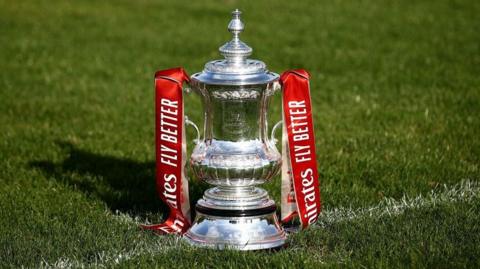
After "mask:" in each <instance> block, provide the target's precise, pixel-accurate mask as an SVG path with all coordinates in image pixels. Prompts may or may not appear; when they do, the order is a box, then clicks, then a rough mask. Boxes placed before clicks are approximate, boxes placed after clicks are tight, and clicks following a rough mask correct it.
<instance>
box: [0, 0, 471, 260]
mask: <svg viewBox="0 0 480 269" xmlns="http://www.w3.org/2000/svg"><path fill="white" fill-rule="evenodd" d="M237 7H238V8H240V9H241V10H242V11H243V12H244V14H243V18H244V22H245V23H246V30H245V32H244V33H243V34H242V39H243V40H244V41H245V42H246V43H248V44H249V45H250V46H252V47H253V49H254V53H253V58H257V59H261V60H263V61H264V62H266V63H267V65H268V67H269V69H270V70H272V71H275V72H277V73H279V72H282V71H284V70H286V69H291V68H305V69H307V70H309V72H310V73H311V75H312V79H311V86H312V95H313V96H312V100H313V105H314V110H315V111H314V112H315V113H314V120H315V127H316V128H315V131H316V139H317V140H316V144H317V152H318V164H319V171H320V173H321V189H322V202H323V206H324V210H325V212H334V209H345V208H352V209H353V210H357V209H358V210H361V209H362V208H368V207H375V206H377V205H378V204H379V203H380V204H382V203H384V202H385V201H389V200H385V199H386V198H389V199H390V198H391V199H394V200H395V201H402V200H401V198H402V197H404V196H405V195H406V196H408V197H411V198H412V199H413V198H414V197H419V196H422V197H428V194H429V193H430V191H431V190H435V191H436V192H438V191H439V186H440V185H442V186H443V184H446V186H449V187H451V188H453V187H454V186H458V185H456V184H458V183H459V182H461V181H464V182H465V180H469V182H472V184H477V183H476V182H478V181H479V180H480V178H479V175H480V168H479V165H480V157H479V156H480V139H479V138H478V137H479V135H478V134H479V133H480V117H479V115H480V77H479V74H480V35H479V29H480V21H479V20H478V14H479V13H480V2H479V1H467V0H463V1H461V0H455V1H447V0H438V1H424V0H420V1H399V0H398V1H395V0H394V1H374V0H362V1H301V2H300V1H298V2H297V1H275V2H273V1H272V2H268V1H251V2H237V1H221V2H218V1H208V2H200V1H199V2H193V1H192V2H184V3H181V2H179V1H176V2H173V1H172V2H171V3H168V2H167V1H162V2H151V1H126V0H121V1H115V2H113V1H111V2H106V1H75V2H69V1H4V0H1V1H0V267H21V266H25V267H39V266H41V265H42V264H43V265H56V266H61V265H62V262H63V265H65V266H67V265H71V266H74V267H81V266H107V267H115V266H118V267H131V268H137V267H175V266H179V267H190V268H196V267H208V268H210V267H241V266H244V267H247V266H248V267H253V268H264V267H292V268H300V267H322V266H325V267H352V268H359V267H366V268H372V267H430V268H431V267H433V268H452V267H453V268H459V267H472V268H475V267H477V268H478V267H479V266H480V259H479V258H478V256H479V254H480V249H479V244H478V242H480V217H479V216H480V196H479V194H478V188H476V189H475V190H476V191H477V192H476V193H475V194H474V195H472V196H471V198H469V199H463V198H462V199H456V200H455V199H452V201H450V202H449V201H444V202H441V203H427V204H424V205H423V206H420V207H411V208H407V209H406V210H404V211H401V212H399V213H398V214H385V215H382V216H378V217H375V216H370V215H368V216H361V217H356V218H351V219H348V218H347V219H344V220H339V221H327V220H326V218H327V215H328V214H327V215H325V214H324V215H323V216H322V217H321V223H323V224H322V225H319V226H318V227H315V228H313V229H310V230H307V231H304V232H302V233H299V234H295V235H292V236H291V237H290V239H289V243H290V247H289V248H287V249H284V250H280V251H277V252H266V251H260V252H246V253H245V252H235V251H214V250H203V249H194V248H191V247H189V246H187V245H185V244H184V243H182V242H179V241H178V239H177V238H175V237H171V236H168V237H158V236H155V235H153V234H151V233H148V232H144V231H141V230H140V229H139V228H138V227H137V224H136V223H135V222H134V221H132V220H129V217H128V216H134V217H137V218H138V219H137V221H140V222H141V221H144V220H145V218H148V219H150V220H152V221H159V220H161V219H162V217H164V214H165V210H166V208H165V206H164V205H162V203H161V202H160V201H158V199H157V196H156V194H155V190H154V162H153V160H154V140H153V138H154V134H153V123H154V122H153V117H154V113H153V105H154V104H153V74H154V72H155V71H156V70H159V69H165V68H169V67H175V66H183V67H185V68H186V70H187V71H188V72H189V73H190V74H192V73H194V72H197V71H200V70H202V69H203V65H204V63H205V62H207V61H209V60H211V59H215V58H219V57H220V55H219V54H218V51H217V48H218V47H219V46H220V45H221V44H223V43H224V42H226V41H227V40H228V39H229V38H230V34H229V33H228V32H227V31H226V24H227V23H228V20H229V12H230V11H231V10H233V9H235V8H237ZM276 98H277V99H276V100H275V102H276V104H277V105H273V106H272V107H271V109H270V118H271V122H274V121H275V120H278V119H279V118H280V105H279V104H280V103H279V96H277V97H276ZM186 102H188V105H187V106H186V110H187V111H186V112H187V114H188V115H189V117H190V118H191V119H192V120H193V121H195V122H201V120H202V113H201V104H200V99H199V98H198V97H196V96H188V97H187V100H186ZM188 136H189V137H191V138H193V137H194V133H193V131H192V130H189V133H188ZM191 185H192V186H191V192H192V198H193V200H196V199H198V197H200V195H201V193H202V191H203V190H204V188H205V187H206V186H205V185H204V184H200V183H198V182H192V184H191ZM475 186H477V185H475ZM267 188H268V190H269V191H270V193H272V194H273V196H274V198H275V199H276V200H277V201H278V199H279V178H277V179H276V180H274V182H272V183H270V184H268V186H267ZM458 197H463V196H462V195H461V194H458ZM129 253H130V254H132V255H130V256H129V257H128V258H121V259H120V260H118V262H116V261H115V257H117V258H118V257H119V255H120V254H124V255H125V254H129ZM133 254H134V255H133Z"/></svg>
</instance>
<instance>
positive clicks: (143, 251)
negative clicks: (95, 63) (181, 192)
mask: <svg viewBox="0 0 480 269" xmlns="http://www.w3.org/2000/svg"><path fill="white" fill-rule="evenodd" d="M476 199H480V183H479V182H476V181H470V180H465V181H462V182H461V183H459V184H456V185H454V186H451V187H449V186H447V185H443V186H441V187H437V188H435V189H434V190H432V191H431V192H430V193H428V194H427V195H425V196H423V195H419V196H416V197H414V198H410V197H408V196H403V197H402V198H401V199H399V200H395V199H392V198H385V199H383V200H382V201H381V202H380V203H379V204H377V205H375V206H372V207H367V208H357V209H353V208H351V207H350V208H325V209H324V210H323V211H322V213H321V215H320V218H319V220H318V222H317V226H318V227H324V226H325V225H328V224H334V223H338V222H343V221H349V220H354V219H358V218H382V217H391V216H397V215H400V214H402V213H403V212H405V210H407V209H420V208H426V207H436V206H439V205H445V204H451V203H456V202H471V201H473V200H476ZM107 215H110V216H112V217H113V218H114V219H115V220H116V221H118V222H120V223H126V224H130V225H134V226H138V225H139V224H140V218H139V217H132V216H130V215H128V214H124V213H120V212H117V213H116V214H112V213H110V212H107ZM179 240H180V237H172V236H168V237H162V236H159V237H158V240H154V241H153V243H152V242H148V243H147V242H144V241H140V240H136V241H134V242H133V245H134V248H133V249H131V250H128V251H124V250H121V249H119V250H113V251H112V252H108V253H106V252H100V253H98V254H97V255H96V258H95V261H94V262H91V263H86V262H84V261H81V260H77V259H71V258H68V257H64V258H60V259H58V260H57V261H55V262H53V263H49V262H48V261H46V260H43V261H42V262H41V263H40V266H39V267H40V268H85V267H106V266H111V265H116V264H120V263H122V262H125V261H128V260H130V259H134V258H135V257H138V256H141V255H151V256H154V255H158V254H159V253H162V252H165V251H167V250H170V249H173V248H176V247H178V246H179Z"/></svg>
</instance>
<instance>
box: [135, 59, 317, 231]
mask: <svg viewBox="0 0 480 269" xmlns="http://www.w3.org/2000/svg"><path fill="white" fill-rule="evenodd" d="M184 82H189V77H188V75H187V74H186V73H185V71H184V70H183V69H182V68H174V69H168V70H163V71H158V72H157V73H155V116H156V117H155V143H156V169H157V170H156V178H157V179H156V182H157V191H158V195H159V196H160V199H162V201H163V202H165V203H166V204H167V205H168V207H169V208H170V214H169V216H168V218H167V220H166V221H165V222H164V223H162V224H154V225H142V227H143V228H145V229H149V230H155V231H156V232H158V233H160V234H165V233H179V234H183V233H184V232H186V231H187V230H188V228H189V227H190V225H191V222H190V205H189V198H188V181H187V180H186V177H185V169H184V166H185V160H186V143H185V130H184V116H183V115H184V114H183V93H182V84H183V83H184ZM280 82H281V84H282V86H283V110H284V114H283V118H284V139H283V140H284V143H283V144H284V145H283V148H284V150H283V152H282V155H284V156H283V157H284V160H287V161H286V162H285V161H284V164H283V165H284V168H283V172H282V222H287V221H289V220H291V218H292V217H293V216H295V215H298V216H299V217H300V221H301V223H302V227H303V228H306V227H308V226H309V225H311V224H313V223H314V222H315V221H316V220H317V217H318V214H319V213H320V210H321V204H320V191H319V184H318V170H317V165H316V155H315V138H314V133H313V119H312V106H311V100H310V89H309V74H308V73H307V72H306V71H305V70H292V71H287V72H285V73H283V74H282V75H281V77H280ZM286 175H287V176H286ZM283 186H287V191H284V187H283ZM284 207H285V209H286V210H284ZM284 211H285V212H286V213H284Z"/></svg>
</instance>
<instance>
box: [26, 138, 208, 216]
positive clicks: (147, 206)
mask: <svg viewBox="0 0 480 269" xmlns="http://www.w3.org/2000/svg"><path fill="white" fill-rule="evenodd" d="M57 145H58V146H59V147H61V148H62V150H64V151H65V153H66V156H68V157H66V158H65V159H64V160H63V161H62V162H59V163H56V162H52V161H33V162H30V163H29V166H30V167H32V168H36V169H40V170H42V171H43V172H44V173H45V174H46V176H47V177H48V178H50V179H53V180H56V181H58V182H61V183H63V184H67V185H69V186H71V187H73V188H74V189H76V190H80V191H82V192H84V193H85V194H86V195H88V196H91V197H93V198H94V199H101V200H102V201H103V202H105V204H106V205H107V206H108V207H109V208H110V209H111V210H112V211H117V210H118V211H121V212H125V213H131V214H135V215H137V216H140V217H151V216H153V215H156V214H158V213H164V216H166V215H165V213H168V208H167V207H166V205H164V204H163V202H162V201H161V200H160V198H159V197H158V195H157V192H156V184H155V162H153V161H152V162H138V161H134V160H129V159H123V158H117V157H114V156H106V155H101V154H96V153H92V152H88V151H85V150H82V149H79V148H77V147H75V146H74V145H73V144H71V143H68V142H57ZM189 185H190V186H189V187H190V201H196V200H197V199H198V198H200V197H201V195H202V188H203V187H202V186H201V183H199V182H198V181H193V182H192V181H190V183H189Z"/></svg>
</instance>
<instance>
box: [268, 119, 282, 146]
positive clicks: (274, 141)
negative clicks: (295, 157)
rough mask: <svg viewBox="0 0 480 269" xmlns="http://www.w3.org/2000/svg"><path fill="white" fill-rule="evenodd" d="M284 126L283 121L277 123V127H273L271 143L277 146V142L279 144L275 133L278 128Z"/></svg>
mask: <svg viewBox="0 0 480 269" xmlns="http://www.w3.org/2000/svg"><path fill="white" fill-rule="evenodd" d="M282 124H283V120H280V121H278V122H277V123H275V125H273V128H272V133H271V134H270V140H271V141H272V142H273V144H275V145H276V144H277V142H278V141H277V139H276V138H275V133H276V131H277V129H278V127H279V126H280V125H282Z"/></svg>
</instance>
